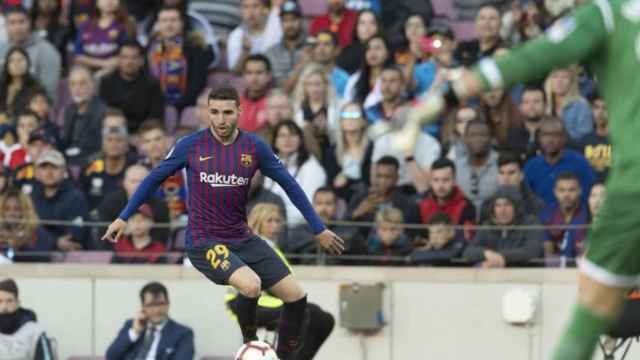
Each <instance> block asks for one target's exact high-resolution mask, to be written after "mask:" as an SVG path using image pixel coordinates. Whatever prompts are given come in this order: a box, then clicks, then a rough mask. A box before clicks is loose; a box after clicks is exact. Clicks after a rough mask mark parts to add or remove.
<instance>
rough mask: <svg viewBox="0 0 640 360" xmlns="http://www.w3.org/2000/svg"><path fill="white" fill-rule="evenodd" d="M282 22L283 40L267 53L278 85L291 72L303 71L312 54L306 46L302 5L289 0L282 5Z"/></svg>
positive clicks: (286, 78)
mask: <svg viewBox="0 0 640 360" xmlns="http://www.w3.org/2000/svg"><path fill="white" fill-rule="evenodd" d="M280 23H281V24H282V34H283V36H282V41H280V42H279V43H277V44H275V45H274V46H272V47H271V48H270V49H269V50H267V52H266V53H265V55H266V56H267V58H268V59H269V61H270V62H271V67H272V72H273V78H274V80H275V82H276V84H277V85H281V84H283V82H285V81H286V83H287V85H289V86H290V87H293V86H292V85H291V84H289V83H290V82H289V81H287V80H288V79H290V78H291V73H292V72H296V73H298V75H299V73H300V72H302V69H303V68H304V66H305V65H306V64H307V63H308V62H309V59H310V57H311V54H310V53H309V50H308V48H306V47H305V45H306V44H305V31H304V19H303V18H302V13H301V12H300V7H299V6H298V4H297V3H296V2H295V1H292V0H289V1H287V2H285V3H284V4H282V6H281V7H280Z"/></svg>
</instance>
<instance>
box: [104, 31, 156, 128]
mask: <svg viewBox="0 0 640 360" xmlns="http://www.w3.org/2000/svg"><path fill="white" fill-rule="evenodd" d="M144 53H145V51H144V48H142V46H140V44H138V42H136V41H135V40H128V41H125V42H123V43H122V45H120V49H119V50H118V53H117V58H118V67H117V68H116V70H115V71H114V72H113V73H111V74H109V75H107V76H105V77H104V78H103V79H102V80H101V81H100V91H99V93H100V97H101V98H102V99H103V100H104V101H105V102H106V103H107V104H108V105H109V106H111V107H114V108H117V109H120V110H121V111H122V112H124V114H125V116H126V117H127V129H128V130H129V132H130V133H132V134H134V133H136V132H137V131H138V127H139V126H140V124H141V123H142V122H143V121H144V120H146V119H150V118H154V119H162V118H164V107H165V105H164V92H163V91H162V88H161V87H160V83H159V82H158V80H157V79H156V78H154V77H153V76H151V75H149V74H148V73H147V72H146V71H145V69H144Z"/></svg>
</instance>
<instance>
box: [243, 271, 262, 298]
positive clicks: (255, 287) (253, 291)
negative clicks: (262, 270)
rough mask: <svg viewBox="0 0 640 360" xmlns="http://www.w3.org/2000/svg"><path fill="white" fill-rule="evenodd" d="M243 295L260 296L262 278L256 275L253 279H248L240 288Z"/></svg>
mask: <svg viewBox="0 0 640 360" xmlns="http://www.w3.org/2000/svg"><path fill="white" fill-rule="evenodd" d="M240 291H241V292H242V295H244V296H246V297H251V298H255V297H258V296H260V292H261V291H262V283H261V281H260V278H259V277H257V276H255V277H253V278H252V279H248V280H247V281H246V282H245V283H244V284H243V286H242V289H240Z"/></svg>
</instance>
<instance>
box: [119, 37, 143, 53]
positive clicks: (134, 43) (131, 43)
mask: <svg viewBox="0 0 640 360" xmlns="http://www.w3.org/2000/svg"><path fill="white" fill-rule="evenodd" d="M124 48H134V49H136V50H138V52H139V53H140V55H144V47H142V45H140V43H139V42H138V40H136V39H132V38H127V39H125V40H124V41H123V42H122V44H120V47H119V48H118V53H120V52H121V51H122V49H124Z"/></svg>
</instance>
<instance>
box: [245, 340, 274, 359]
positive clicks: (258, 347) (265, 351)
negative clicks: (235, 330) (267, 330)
mask: <svg viewBox="0 0 640 360" xmlns="http://www.w3.org/2000/svg"><path fill="white" fill-rule="evenodd" d="M235 360H278V355H276V352H275V350H273V348H272V347H271V345H269V344H267V343H266V342H263V341H251V342H248V343H246V344H244V345H242V347H241V348H240V350H238V352H237V353H236V357H235Z"/></svg>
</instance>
